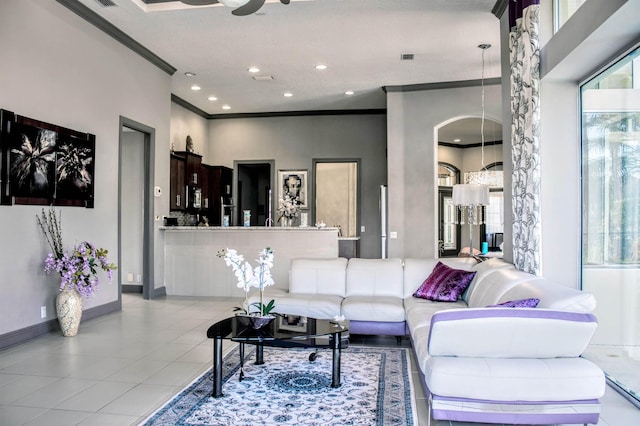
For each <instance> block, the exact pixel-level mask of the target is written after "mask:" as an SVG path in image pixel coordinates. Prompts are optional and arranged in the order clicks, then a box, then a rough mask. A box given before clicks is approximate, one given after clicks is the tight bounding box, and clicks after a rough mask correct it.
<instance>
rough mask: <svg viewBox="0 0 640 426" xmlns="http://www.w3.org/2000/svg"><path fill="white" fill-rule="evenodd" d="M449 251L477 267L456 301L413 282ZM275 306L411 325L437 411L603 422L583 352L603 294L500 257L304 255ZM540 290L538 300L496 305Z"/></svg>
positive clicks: (387, 330) (500, 419) (367, 324)
mask: <svg viewBox="0 0 640 426" xmlns="http://www.w3.org/2000/svg"><path fill="white" fill-rule="evenodd" d="M439 261H441V262H442V263H443V264H445V265H447V266H448V267H450V268H455V269H459V270H464V271H473V272H475V276H474V277H473V280H472V281H471V284H470V285H469V287H468V288H467V290H466V291H465V292H464V293H463V294H462V295H461V297H460V298H459V299H457V300H455V301H452V302H442V301H433V300H426V299H422V298H417V297H414V296H413V294H414V293H415V292H416V290H417V289H418V288H419V287H420V286H421V284H422V283H423V282H424V281H425V279H426V278H427V277H428V276H429V275H430V274H431V273H432V271H434V268H435V267H436V265H437V264H438V262H439ZM289 278H290V282H289V291H288V292H286V291H283V290H275V291H269V290H271V289H267V291H266V293H265V294H266V296H265V297H266V298H267V300H269V299H271V298H273V299H275V306H276V312H279V313H288V314H294V315H305V316H310V317H316V318H333V317H334V316H336V315H343V316H344V317H345V318H346V319H348V320H350V332H351V333H353V334H385V335H394V336H398V338H402V337H403V336H407V335H408V336H409V337H410V338H411V341H412V345H413V350H414V353H415V359H416V362H417V364H418V367H419V369H420V372H421V376H422V379H423V387H424V388H425V392H426V393H427V395H428V396H429V409H430V412H431V413H432V417H433V418H434V419H444V420H455V421H467V422H486V423H506V424H557V423H571V424H578V423H584V424H587V423H593V424H595V423H597V422H598V418H599V412H600V403H599V402H598V398H600V397H601V396H602V395H603V394H604V390H605V378H604V374H603V372H602V370H600V369H599V368H598V367H597V366H595V365H594V364H593V363H591V362H589V361H587V360H586V359H584V358H581V357H580V355H581V354H582V353H583V351H584V350H585V348H586V346H587V344H588V343H589V341H590V339H591V337H592V335H593V333H594V332H595V329H596V327H597V320H596V318H595V317H594V316H593V315H592V314H591V312H592V311H593V310H594V308H595V299H594V297H593V295H591V294H590V293H586V292H581V291H578V290H574V289H571V288H568V287H565V286H562V285H559V284H556V283H551V282H549V281H547V280H545V279H543V278H541V277H537V276H534V275H531V274H527V273H524V272H521V271H518V270H516V269H515V268H514V267H513V265H510V264H508V263H506V262H503V261H501V260H499V259H492V260H489V261H486V262H481V263H478V262H476V261H475V260H474V259H470V258H451V259H440V260H438V259H405V260H404V261H403V260H401V259H357V258H353V259H350V260H349V261H347V260H346V259H342V258H338V259H294V260H293V261H292V263H291V269H290V273H289ZM531 298H535V299H539V303H538V305H537V307H536V308H505V307H489V306H491V305H497V304H501V303H503V302H508V301H514V300H521V299H531Z"/></svg>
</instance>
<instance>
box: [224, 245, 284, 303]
mask: <svg viewBox="0 0 640 426" xmlns="http://www.w3.org/2000/svg"><path fill="white" fill-rule="evenodd" d="M218 257H220V258H222V259H224V263H225V264H226V265H227V266H231V268H232V269H233V273H234V274H235V276H236V278H237V279H238V288H241V289H243V290H244V304H243V306H242V308H236V310H241V311H244V312H245V313H246V314H249V310H250V308H251V306H255V307H256V308H257V309H258V311H259V313H260V315H269V314H270V313H271V311H272V310H273V308H274V307H275V301H274V300H273V299H272V300H271V301H269V303H267V304H266V305H265V304H264V303H263V294H264V289H265V287H269V286H271V285H273V284H274V281H273V278H272V277H271V268H272V267H273V250H271V248H269V247H267V248H265V249H264V250H262V251H261V252H260V253H259V255H258V259H256V261H257V262H258V266H256V267H255V268H254V267H252V266H251V264H250V263H249V262H248V261H246V260H244V256H242V255H241V254H238V252H237V251H236V250H234V249H230V248H226V249H224V250H221V251H219V252H218ZM251 287H256V288H258V290H259V291H260V301H259V302H255V303H252V304H251V305H249V290H251Z"/></svg>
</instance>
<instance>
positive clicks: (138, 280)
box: [136, 274, 142, 283]
mask: <svg viewBox="0 0 640 426" xmlns="http://www.w3.org/2000/svg"><path fill="white" fill-rule="evenodd" d="M136 282H137V283H141V282H142V275H140V274H138V275H136Z"/></svg>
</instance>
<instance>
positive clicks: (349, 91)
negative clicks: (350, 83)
mask: <svg viewBox="0 0 640 426" xmlns="http://www.w3.org/2000/svg"><path fill="white" fill-rule="evenodd" d="M353 93H354V91H353V90H347V91H346V92H344V94H345V95H347V96H351V95H353Z"/></svg>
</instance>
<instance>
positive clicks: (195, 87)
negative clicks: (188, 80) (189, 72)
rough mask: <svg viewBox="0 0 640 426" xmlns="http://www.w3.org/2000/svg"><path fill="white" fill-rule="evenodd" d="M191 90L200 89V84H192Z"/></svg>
mask: <svg viewBox="0 0 640 426" xmlns="http://www.w3.org/2000/svg"><path fill="white" fill-rule="evenodd" d="M191 90H200V86H198V85H197V84H194V85H193V86H191Z"/></svg>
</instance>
